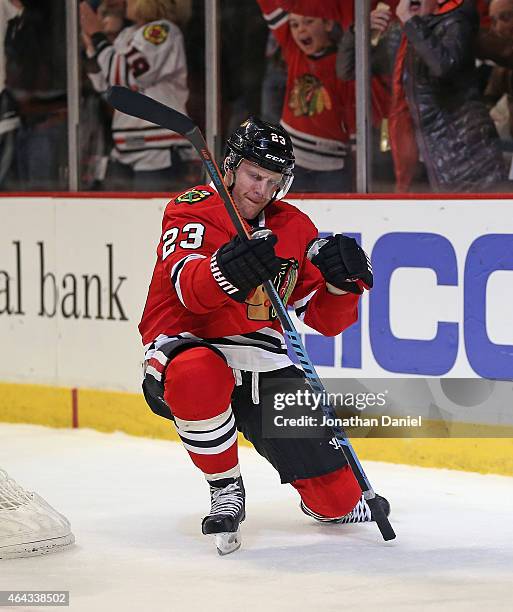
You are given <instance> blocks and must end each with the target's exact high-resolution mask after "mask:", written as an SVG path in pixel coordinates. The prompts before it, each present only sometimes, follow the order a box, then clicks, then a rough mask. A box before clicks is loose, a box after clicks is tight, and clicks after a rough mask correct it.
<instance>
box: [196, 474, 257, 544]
mask: <svg viewBox="0 0 513 612" xmlns="http://www.w3.org/2000/svg"><path fill="white" fill-rule="evenodd" d="M216 485H217V486H216ZM210 502H211V508H210V514H208V515H207V516H206V517H205V518H204V519H203V522H202V524H201V531H202V532H203V533H204V534H205V535H213V536H214V537H215V541H216V547H217V552H218V553H219V554H220V555H228V554H229V553H232V552H234V551H236V550H238V549H239V548H240V545H241V543H242V540H241V535H240V528H239V525H240V523H241V522H242V521H243V520H244V518H245V516H246V515H245V508H244V502H245V491H244V485H243V483H242V478H241V477H240V476H239V478H237V479H235V480H233V479H224V480H218V481H215V485H214V483H212V482H211V483H210Z"/></svg>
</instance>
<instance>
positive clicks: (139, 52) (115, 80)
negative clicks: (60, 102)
mask: <svg viewBox="0 0 513 612" xmlns="http://www.w3.org/2000/svg"><path fill="white" fill-rule="evenodd" d="M173 5H174V3H173V2H169V1H165V0H127V2H126V6H127V11H126V16H127V18H128V19H129V20H131V21H132V22H133V23H134V25H131V26H129V27H126V28H124V29H123V30H121V32H120V33H119V34H118V36H117V37H116V39H115V40H114V42H113V43H111V42H110V41H109V39H108V37H107V35H106V34H105V33H104V32H102V27H103V26H102V21H101V19H100V17H99V16H98V15H97V14H96V13H95V12H94V11H93V10H92V8H91V7H90V5H89V4H88V3H87V2H81V3H80V18H81V26H82V37H83V39H84V41H85V43H86V47H87V53H88V55H89V56H90V57H91V58H94V59H95V60H96V61H95V62H93V63H92V65H91V64H88V76H89V79H90V80H91V83H92V84H93V87H94V88H95V89H96V90H97V91H99V92H102V93H103V92H105V91H106V90H107V89H108V87H109V86H110V85H123V86H125V87H129V88H130V89H135V90H138V91H143V92H144V93H145V94H147V95H148V96H150V97H151V98H154V99H155V100H158V101H160V102H164V103H166V104H171V105H172V106H173V107H174V108H175V109H176V110H179V111H180V112H182V113H185V112H186V109H185V105H186V102H187V98H188V97H189V90H188V88H187V65H186V58H185V49H184V43H183V36H182V33H181V31H180V29H179V28H178V26H176V25H175V24H174V23H173V22H172V20H173ZM112 140H113V142H114V148H113V150H112V152H111V154H110V161H109V167H108V170H107V177H106V181H107V186H108V188H109V189H113V188H116V187H117V185H118V184H122V185H123V189H127V188H128V189H129V190H134V191H164V190H165V191H169V190H177V189H181V188H182V187H183V184H184V177H185V176H187V175H188V173H190V167H191V166H190V162H191V160H192V159H193V158H194V151H193V149H192V147H191V145H190V144H189V142H188V141H187V139H186V138H184V137H183V136H180V135H179V134H176V133H174V132H170V131H169V130H166V129H163V128H160V127H158V126H156V125H154V124H152V123H148V122H147V121H144V120H142V119H136V118H135V117H130V116H128V115H125V114H124V113H120V112H118V111H115V112H114V116H113V119H112Z"/></svg>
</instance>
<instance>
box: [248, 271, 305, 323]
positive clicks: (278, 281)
mask: <svg viewBox="0 0 513 612" xmlns="http://www.w3.org/2000/svg"><path fill="white" fill-rule="evenodd" d="M298 267H299V265H298V263H297V261H296V260H295V259H282V261H281V269H280V271H279V272H278V274H277V276H276V278H275V279H274V280H273V285H274V286H275V287H276V291H277V292H278V295H279V296H280V298H281V299H282V301H283V303H284V304H285V306H286V305H287V302H288V301H289V298H290V296H291V294H292V292H293V291H294V287H295V286H296V281H297V270H298ZM246 305H247V317H248V319H249V320H250V321H274V319H276V316H277V315H276V312H275V311H274V308H273V307H272V306H271V302H270V300H269V298H268V297H267V293H266V292H265V289H264V286H263V285H259V286H258V287H257V288H256V289H255V291H254V292H253V294H252V295H251V296H250V297H249V298H248V299H247V300H246Z"/></svg>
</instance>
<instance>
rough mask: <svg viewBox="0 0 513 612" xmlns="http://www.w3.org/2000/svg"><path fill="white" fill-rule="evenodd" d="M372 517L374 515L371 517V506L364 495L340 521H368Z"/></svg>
mask: <svg viewBox="0 0 513 612" xmlns="http://www.w3.org/2000/svg"><path fill="white" fill-rule="evenodd" d="M371 519H372V517H371V511H370V508H369V506H368V505H367V502H366V501H365V499H364V498H363V496H362V497H361V498H360V501H359V502H358V503H357V504H356V506H355V507H354V508H353V509H352V510H351V512H349V514H346V515H345V516H344V517H342V518H341V519H340V521H339V522H340V523H366V522H367V521H370V520H371Z"/></svg>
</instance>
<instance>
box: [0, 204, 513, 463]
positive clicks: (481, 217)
mask: <svg viewBox="0 0 513 612" xmlns="http://www.w3.org/2000/svg"><path fill="white" fill-rule="evenodd" d="M292 202H293V203H295V204H297V205H298V206H299V208H301V209H302V210H304V211H305V212H306V213H308V214H309V215H310V216H311V218H312V219H313V220H314V222H315V223H316V225H317V226H318V228H319V230H320V231H321V232H325V233H329V232H333V231H336V232H343V233H346V234H350V235H353V236H355V237H356V238H357V239H358V240H359V241H360V242H361V244H362V246H363V247H364V249H365V250H366V251H367V252H368V253H369V254H371V256H372V261H373V266H374V271H375V278H376V285H375V287H374V289H373V291H372V292H371V294H370V295H365V296H364V299H363V300H362V305H361V311H360V321H359V323H358V324H357V325H355V326H353V327H352V328H350V330H348V331H347V332H346V333H345V334H342V336H339V337H337V338H334V339H333V338H323V337H321V336H319V335H318V334H316V333H315V332H312V331H311V330H307V328H304V327H302V326H301V325H300V326H299V327H300V329H301V331H308V333H306V334H305V335H304V340H305V344H306V347H307V349H308V351H309V353H310V355H311V357H312V359H313V361H314V363H315V364H316V366H317V367H318V370H319V373H320V374H321V375H322V376H326V377H333V378H336V377H356V376H357V377H376V378H387V377H404V376H435V377H438V376H449V377H462V378H466V377H480V376H482V377H487V378H513V325H512V322H513V321H512V318H513V315H512V309H511V304H512V303H513V215H512V214H511V213H512V212H513V201H510V200H506V201H505V200H497V199H489V200H488V199H475V200H473V199H465V200H455V199H449V200H440V199H438V200H431V201H430V200H427V199H421V200H400V199H389V200H385V199H376V200H364V199H354V200H352V199H344V200H338V199H337V200H330V199H317V200H308V199H298V200H292ZM165 204H166V199H163V198H146V199H142V198H121V197H113V198H105V197H102V198H70V197H38V198H26V197H7V198H2V199H1V200H0V214H1V218H2V225H1V227H0V336H1V340H2V351H1V352H0V381H2V382H1V383H0V420H4V421H13V422H32V423H42V424H48V425H53V426H62V427H68V426H73V425H78V426H79V427H93V428H97V429H100V430H103V431H112V430H116V429H119V430H122V431H127V432H128V433H133V434H136V435H143V436H144V435H148V436H156V437H164V438H171V439H172V438H173V433H172V430H171V431H170V428H169V426H168V424H167V423H166V422H165V421H163V420H162V419H157V418H156V417H153V415H152V414H151V413H150V412H149V411H148V409H147V408H146V407H145V405H144V402H143V401H142V399H141V397H140V396H139V395H138V393H139V387H140V378H141V358H142V351H141V346H140V339H139V336H138V333H137V323H138V321H139V318H140V313H141V312H142V307H143V305H144V300H145V298H146V293H147V287H148V282H149V278H150V275H151V271H152V268H153V264H154V258H155V249H156V244H157V242H158V240H159V235H160V223H161V217H162V212H163V209H164V206H165ZM72 389H77V390H78V391H77V392H75V394H74V395H73V393H72V391H71V390H72ZM73 397H74V398H75V399H74V401H73ZM355 446H356V447H358V448H361V449H362V450H361V452H362V455H363V456H367V457H368V458H373V459H381V460H389V461H395V462H407V463H410V462H411V463H418V464H421V465H431V466H433V465H435V466H445V467H459V468H462V469H471V470H481V471H493V472H497V473H503V474H513V465H512V462H511V456H512V455H513V453H512V452H511V451H512V450H513V446H512V445H511V441H510V440H508V439H504V440H497V441H492V440H479V441H472V440H393V439H388V440H381V441H380V440H365V441H362V440H357V441H356V442H355Z"/></svg>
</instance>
